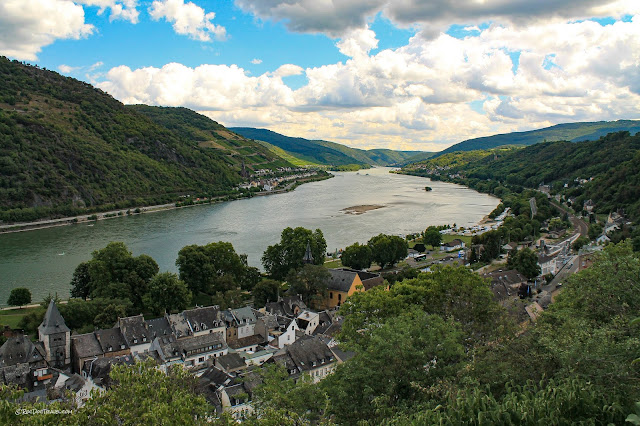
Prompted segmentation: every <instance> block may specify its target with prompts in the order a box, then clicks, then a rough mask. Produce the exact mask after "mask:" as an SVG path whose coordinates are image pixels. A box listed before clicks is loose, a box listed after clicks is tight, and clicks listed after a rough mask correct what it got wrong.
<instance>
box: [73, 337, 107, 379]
mask: <svg viewBox="0 0 640 426" xmlns="http://www.w3.org/2000/svg"><path fill="white" fill-rule="evenodd" d="M71 349H72V351H71V365H72V369H73V371H74V372H76V373H80V372H81V371H82V369H83V368H84V364H85V362H87V361H89V360H92V359H97V358H102V357H103V356H104V351H103V350H102V346H101V345H100V342H98V339H97V338H96V335H95V334H94V333H93V332H91V333H86V334H76V335H75V336H71Z"/></svg>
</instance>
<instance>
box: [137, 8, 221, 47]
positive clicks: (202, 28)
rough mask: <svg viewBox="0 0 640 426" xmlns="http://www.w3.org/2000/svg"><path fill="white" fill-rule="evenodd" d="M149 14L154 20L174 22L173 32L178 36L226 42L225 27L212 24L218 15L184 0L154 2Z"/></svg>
mask: <svg viewBox="0 0 640 426" xmlns="http://www.w3.org/2000/svg"><path fill="white" fill-rule="evenodd" d="M149 14H150V15H151V17H152V18H153V19H154V20H156V21H157V20H160V19H163V18H164V19H165V20H166V21H167V22H173V30H174V31H175V32H176V33H177V34H181V35H188V36H189V38H191V39H193V40H198V41H211V36H212V35H213V37H214V38H215V39H216V40H224V39H225V38H226V35H227V32H226V29H225V28H224V27H223V26H220V25H215V24H214V23H213V22H211V21H212V20H213V19H214V18H215V16H216V14H215V13H214V12H209V13H205V11H204V9H203V8H201V7H199V6H197V5H196V4H194V3H192V2H188V3H185V2H184V0H154V2H153V3H152V4H151V7H149Z"/></svg>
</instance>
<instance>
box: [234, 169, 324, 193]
mask: <svg viewBox="0 0 640 426" xmlns="http://www.w3.org/2000/svg"><path fill="white" fill-rule="evenodd" d="M287 169H288V168H287ZM260 171H261V170H258V172H260ZM256 173H257V172H256ZM315 175H316V172H315V171H309V170H306V169H300V171H298V172H297V173H295V174H292V175H286V176H279V177H270V178H267V177H264V178H259V177H256V176H252V177H251V178H250V180H249V181H248V182H246V183H243V184H241V185H239V186H238V188H241V189H251V188H261V189H262V190H263V191H273V190H275V189H276V188H277V187H278V186H281V185H282V184H284V183H287V182H291V181H294V180H297V179H304V178H307V177H311V176H315Z"/></svg>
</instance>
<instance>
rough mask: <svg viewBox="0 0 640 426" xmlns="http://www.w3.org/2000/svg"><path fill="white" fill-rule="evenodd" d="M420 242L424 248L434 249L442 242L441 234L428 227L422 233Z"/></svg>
mask: <svg viewBox="0 0 640 426" xmlns="http://www.w3.org/2000/svg"><path fill="white" fill-rule="evenodd" d="M422 242H423V243H424V245H425V246H431V248H434V249H435V248H436V247H439V246H440V243H441V242H442V234H440V232H439V231H438V230H437V229H435V228H434V227H429V228H427V229H426V230H425V231H424V235H423V236H422Z"/></svg>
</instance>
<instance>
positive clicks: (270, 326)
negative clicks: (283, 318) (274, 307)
mask: <svg viewBox="0 0 640 426" xmlns="http://www.w3.org/2000/svg"><path fill="white" fill-rule="evenodd" d="M259 319H260V320H261V321H262V322H263V323H264V325H265V327H266V328H267V330H275V329H277V328H278V317H277V316H275V315H271V314H266V315H262V316H261V317H260V318H259Z"/></svg>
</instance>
